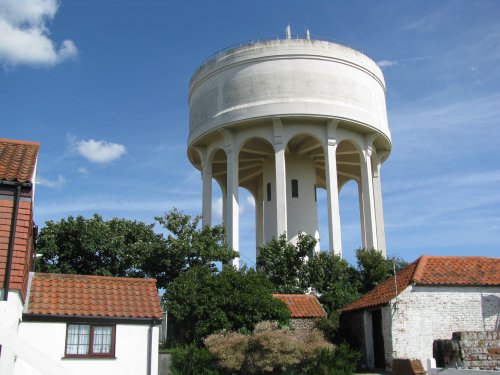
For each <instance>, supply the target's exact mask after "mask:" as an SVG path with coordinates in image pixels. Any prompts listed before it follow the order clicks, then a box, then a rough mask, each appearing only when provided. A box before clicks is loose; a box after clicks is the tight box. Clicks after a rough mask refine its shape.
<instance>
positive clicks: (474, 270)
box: [342, 255, 500, 312]
mask: <svg viewBox="0 0 500 375" xmlns="http://www.w3.org/2000/svg"><path fill="white" fill-rule="evenodd" d="M396 280H397V292H396V288H395V286H394V278H393V277H391V278H389V279H387V280H385V281H384V282H382V283H381V284H379V285H377V286H376V287H375V288H373V289H372V290H371V291H369V292H368V293H366V294H365V295H363V296H362V297H360V298H359V299H357V300H356V301H354V302H353V303H351V304H350V305H347V306H346V307H344V308H343V309H342V312H348V311H355V310H362V309H365V308H369V307H375V306H381V305H384V304H386V303H388V302H389V301H390V300H392V299H393V298H395V297H396V295H398V294H400V293H401V292H402V291H403V290H405V289H406V288H407V287H408V286H409V285H467V286H479V285H490V286H493V285H500V258H486V257H458V256H426V255H423V256H421V257H420V258H418V259H417V260H416V261H415V262H413V263H411V264H410V265H408V267H406V268H405V269H403V270H401V271H399V272H398V273H397V274H396Z"/></svg>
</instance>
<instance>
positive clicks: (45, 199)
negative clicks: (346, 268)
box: [0, 0, 500, 265]
mask: <svg viewBox="0 0 500 375" xmlns="http://www.w3.org/2000/svg"><path fill="white" fill-rule="evenodd" d="M499 19H500V2H499V1H495V0H490V1H487V0H476V1H466V0H464V1H377V2H374V1H272V0H268V1H263V0H262V1H260V0H255V1H251V2H250V1H245V2H243V1H239V2H236V1H178V2H173V1H160V0H144V1H132V0H99V1H97V0H92V1H91V0H62V1H59V2H57V1H55V0H0V129H1V132H0V137H4V138H10V139H22V140H30V141H38V142H40V143H41V150H40V156H39V163H38V180H39V184H38V186H37V190H36V207H35V221H36V222H37V224H39V225H40V226H43V223H44V222H45V221H46V220H59V219H61V218H64V217H67V216H68V215H80V214H81V215H84V216H90V215H91V214H92V213H94V212H98V213H100V214H101V215H103V216H104V217H105V218H111V217H114V216H116V217H125V218H129V219H137V220H142V221H146V222H153V217H154V216H158V215H161V214H162V213H163V212H164V211H167V210H170V209H171V208H172V207H177V208H179V209H180V210H183V211H184V212H185V213H188V214H193V215H194V214H199V213H201V178H200V174H199V172H198V171H197V170H196V169H195V168H194V167H192V166H191V165H190V163H189V161H188V160H187V157H186V142H187V134H188V105H187V90H188V84H189V80H190V78H191V75H192V74H193V72H194V71H195V69H196V68H197V66H198V65H199V64H200V63H201V62H202V61H203V60H204V59H205V58H207V57H208V56H209V55H211V54H213V53H214V52H217V51H218V50H219V49H221V48H224V47H226V46H229V45H232V44H235V43H239V42H243V41H247V40H250V39H254V38H260V37H266V36H272V35H276V34H283V33H284V29H285V27H286V25H287V24H288V23H290V25H291V27H292V32H293V33H294V34H295V33H300V34H303V33H304V29H305V27H307V28H309V29H310V31H311V34H312V35H314V36H320V37H323V38H328V39H334V40H336V41H338V42H340V43H342V44H346V45H350V46H352V47H353V48H356V49H358V50H361V51H363V52H364V53H366V54H367V55H368V56H369V57H371V58H372V59H373V60H375V61H376V62H378V63H379V65H380V66H381V67H382V69H383V71H384V75H385V79H386V84H387V106H388V116H389V126H390V129H391V131H392V137H393V150H392V153H391V155H390V157H389V159H388V160H387V161H386V162H385V163H384V165H383V168H382V189H383V199H384V214H385V225H386V237H387V247H388V253H389V254H391V255H397V256H400V257H403V258H405V259H406V260H409V261H411V260H413V259H415V258H417V257H418V256H420V255H422V254H430V255H484V256H497V257H498V256H499V254H500V152H499V149H500V147H499V146H500V22H498V20H499ZM214 190H215V191H216V196H215V197H214V205H215V206H217V203H218V201H219V199H218V197H217V194H218V189H214ZM356 194H357V189H355V187H354V185H353V183H350V184H348V185H346V187H345V188H344V189H343V190H342V192H341V215H342V231H343V246H344V256H345V257H346V258H347V259H348V260H349V261H353V259H354V257H353V254H354V250H355V249H356V248H358V247H359V246H360V240H359V237H360V235H359V211H358V207H357V197H356ZM219 195H220V194H219ZM324 199H325V194H324V193H322V194H320V196H319V203H320V207H321V206H322V207H323V208H321V210H320V225H321V228H324V229H322V230H321V228H320V231H321V232H322V233H325V231H326V229H325V225H326V218H325V216H326V208H324V207H325V206H324ZM240 201H241V202H242V203H243V208H242V212H241V219H240V221H241V226H242V229H241V252H242V261H243V262H245V263H247V264H248V265H253V264H254V261H255V249H254V246H255V244H254V239H253V236H252V233H253V232H254V219H253V215H254V211H253V206H252V203H251V199H249V196H248V194H246V193H245V192H244V191H241V194H240ZM215 211H217V210H215ZM216 216H217V215H216ZM214 221H215V222H218V221H220V217H215V218H214ZM325 239H327V236H326V235H325ZM325 242H327V241H325Z"/></svg>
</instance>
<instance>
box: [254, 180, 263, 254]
mask: <svg viewBox="0 0 500 375" xmlns="http://www.w3.org/2000/svg"><path fill="white" fill-rule="evenodd" d="M263 193H264V192H263V188H262V183H261V184H259V186H258V187H257V192H256V194H255V245H256V246H259V245H263V244H264V207H263V205H264V194H263ZM257 255H258V254H257Z"/></svg>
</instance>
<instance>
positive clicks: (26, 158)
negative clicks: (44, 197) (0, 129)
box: [0, 138, 40, 182]
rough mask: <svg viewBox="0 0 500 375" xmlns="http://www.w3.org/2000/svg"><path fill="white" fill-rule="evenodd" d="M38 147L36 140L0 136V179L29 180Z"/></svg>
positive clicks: (31, 175) (33, 169) (31, 176)
mask: <svg viewBox="0 0 500 375" xmlns="http://www.w3.org/2000/svg"><path fill="white" fill-rule="evenodd" d="M39 148H40V144H39V143H38V142H26V141H13V140H10V139H5V138H0V180H2V181H15V182H31V181H32V178H33V173H34V171H35V165H36V159H37V156H38V149H39Z"/></svg>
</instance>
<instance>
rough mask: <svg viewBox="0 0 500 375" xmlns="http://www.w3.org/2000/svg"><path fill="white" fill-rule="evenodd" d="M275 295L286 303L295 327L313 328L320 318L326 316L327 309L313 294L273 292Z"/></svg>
mask: <svg viewBox="0 0 500 375" xmlns="http://www.w3.org/2000/svg"><path fill="white" fill-rule="evenodd" d="M273 297H274V298H276V299H279V300H281V301H283V302H285V303H286V305H287V307H288V310H290V315H291V318H292V321H291V323H292V324H291V325H292V327H293V328H294V329H297V330H308V329H311V328H313V327H314V323H315V322H316V321H317V320H318V319H321V318H324V317H326V312H325V310H324V309H323V307H322V306H321V304H320V303H319V301H318V299H317V298H316V296H315V295H313V294H273Z"/></svg>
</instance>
